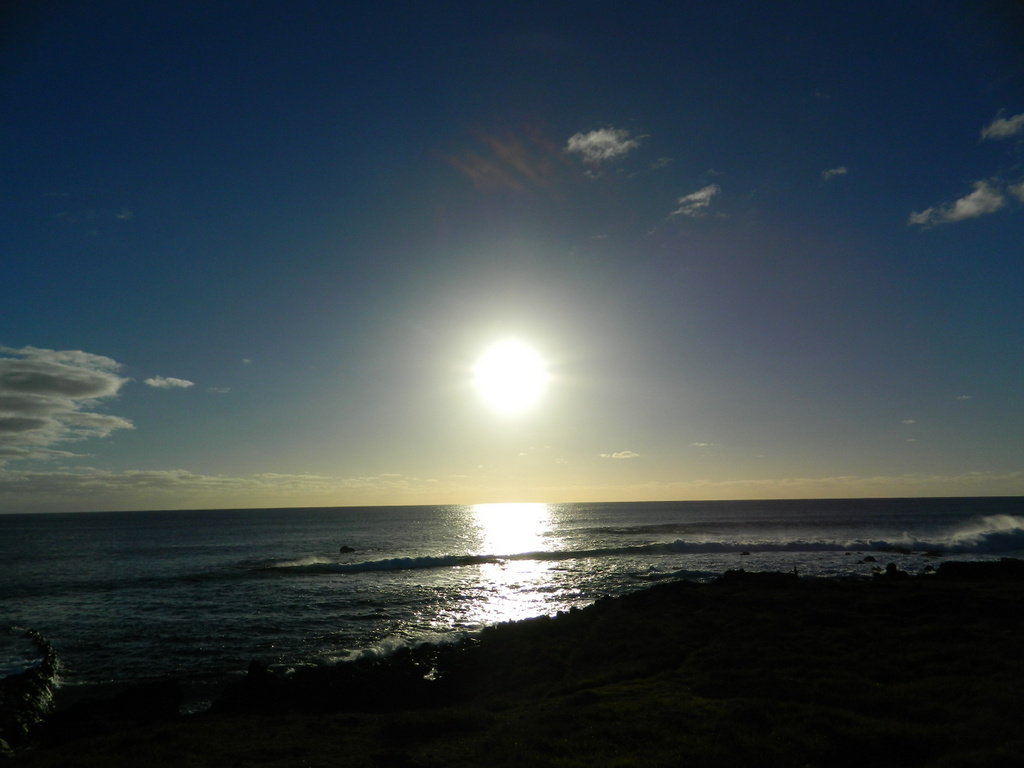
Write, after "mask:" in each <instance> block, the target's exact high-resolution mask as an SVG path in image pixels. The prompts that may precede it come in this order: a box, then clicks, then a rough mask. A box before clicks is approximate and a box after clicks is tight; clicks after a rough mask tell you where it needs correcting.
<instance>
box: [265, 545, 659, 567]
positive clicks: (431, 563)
mask: <svg viewBox="0 0 1024 768" xmlns="http://www.w3.org/2000/svg"><path fill="white" fill-rule="evenodd" d="M668 546H669V545H667V544H662V543H656V544H646V545H639V546H631V547H610V548H602V549H584V550H552V551H540V552H520V553H517V554H512V555H440V556H424V557H392V558H387V559H384V560H367V561H363V562H358V563H338V562H333V561H329V560H326V559H324V558H322V557H317V556H311V557H308V558H300V559H298V560H291V561H283V562H279V563H275V564H274V565H273V566H271V568H273V569H281V570H283V571H287V572H290V573H367V572H371V571H408V570H417V569H425V568H460V567H465V566H472V565H495V564H501V563H504V562H508V561H511V560H578V559H583V558H596V557H608V556H614V555H635V554H643V553H653V552H661V553H664V552H666V551H668Z"/></svg>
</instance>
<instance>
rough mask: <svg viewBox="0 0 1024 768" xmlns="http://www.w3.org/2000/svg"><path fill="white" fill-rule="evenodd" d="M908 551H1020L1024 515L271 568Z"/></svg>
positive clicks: (309, 561)
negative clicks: (922, 529)
mask: <svg viewBox="0 0 1024 768" xmlns="http://www.w3.org/2000/svg"><path fill="white" fill-rule="evenodd" d="M893 550H899V551H903V550H909V551H918V552H941V553H945V554H953V555H970V554H977V555H999V554H1007V553H1011V552H1024V517H1017V516H1014V515H995V516H990V517H985V518H980V519H978V520H976V521H974V522H972V523H970V524H968V525H965V526H962V527H960V528H958V529H956V530H954V531H951V532H950V533H949V534H947V535H945V536H938V537H936V538H934V539H919V538H915V537H913V536H911V535H909V534H903V535H902V536H898V537H894V538H889V539H851V540H844V541H836V540H804V539H789V540H785V539H781V540H775V539H767V540H743V539H740V540H734V541H725V540H707V539H701V540H684V539H676V540H675V541H672V542H654V543H651V544H639V545H632V546H623V547H603V548H595V549H581V550H551V551H538V552H521V553H517V554H510V555H491V554H487V555H428V556H423V557H393V558H386V559H383V560H366V561H361V562H336V561H334V560H331V559H328V558H326V557H323V556H318V555H311V556H309V557H303V558H298V559H294V560H286V561H281V562H277V563H274V564H273V565H272V566H270V568H272V569H274V570H279V571H283V572H287V573H324V574H338V573H350V574H354V573H369V572H373V571H408V570H417V569H439V568H462V567H467V566H477V565H495V564H501V563H504V562H508V561H517V560H547V561H556V560H581V559H587V558H604V557H637V556H644V555H664V554H680V555H696V554H742V553H748V554H752V553H773V552H778V553H813V552H864V551H881V552H885V551H893Z"/></svg>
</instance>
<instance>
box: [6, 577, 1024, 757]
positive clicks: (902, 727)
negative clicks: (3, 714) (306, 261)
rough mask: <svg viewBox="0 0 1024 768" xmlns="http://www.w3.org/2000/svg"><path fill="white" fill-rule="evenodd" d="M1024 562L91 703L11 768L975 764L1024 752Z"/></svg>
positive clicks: (641, 602)
mask: <svg viewBox="0 0 1024 768" xmlns="http://www.w3.org/2000/svg"><path fill="white" fill-rule="evenodd" d="M1022 606H1024V561H1019V560H1004V561H1002V562H999V563H953V562H947V563H943V564H942V565H941V566H939V567H938V568H937V569H936V573H934V574H930V575H927V576H918V577H910V576H907V575H906V574H904V573H902V572H901V571H899V570H898V569H896V568H889V569H885V570H883V571H882V572H881V573H880V574H879V575H878V576H877V577H875V578H874V579H868V580H866V579H860V580H805V579H800V578H798V577H797V576H795V575H793V574H778V573H746V572H743V571H736V572H730V573H729V574H727V575H726V576H725V577H723V578H721V579H719V580H717V581H715V582H713V583H710V584H695V583H690V582H672V583H662V584H658V585H656V586H653V587H651V588H649V589H645V590H642V591H640V592H636V593H634V594H631V595H627V596H624V597H619V598H607V599H603V600H599V601H598V602H597V603H595V604H594V605H592V606H590V607H588V608H586V609H582V610H574V611H571V612H569V613H565V614H560V615H559V616H557V617H554V618H537V619H531V620H527V621H523V622H518V623H514V624H502V625H498V626H495V627H491V628H488V629H487V630H485V631H484V632H482V633H481V634H480V635H479V636H478V637H476V638H474V639H473V640H471V641H466V642H463V643H460V644H454V645H446V646H422V647H419V648H413V649H405V650H403V651H400V652H398V653H395V654H394V655H392V656H389V657H387V658H384V659H364V660H362V661H359V662H355V663H348V664H343V665H338V666H336V667H330V668H321V669H316V670H305V671H300V672H297V673H295V674H293V675H291V676H288V677H282V676H278V675H275V674H272V673H271V672H269V671H267V670H266V669H265V668H264V667H262V666H261V665H260V664H258V663H253V665H252V666H251V667H250V669H249V671H248V674H247V675H246V676H245V677H244V678H243V679H242V680H240V681H239V682H238V683H236V684H234V685H232V686H229V687H228V688H226V689H225V690H224V692H223V693H222V695H221V696H220V697H219V698H218V699H217V701H216V702H215V703H214V706H213V707H212V708H211V710H210V711H209V712H205V713H202V714H199V715H191V716H187V717H183V716H180V715H178V709H177V707H178V704H179V703H180V694H181V692H180V687H179V686H177V684H176V683H175V682H174V681H158V682H154V683H152V684H149V685H147V686H139V687H136V688H134V689H131V690H129V691H125V692H122V693H121V695H120V696H119V697H117V698H114V699H110V700H106V701H91V702H79V703H78V704H77V705H76V706H75V707H73V708H71V709H70V710H66V711H64V712H58V713H56V714H55V715H54V716H52V717H50V718H49V719H48V720H47V721H46V722H45V723H44V724H43V725H41V726H40V727H39V728H37V729H35V731H34V738H35V740H36V743H37V746H35V747H34V748H32V749H29V750H26V751H24V752H23V753H22V754H20V755H19V756H18V757H16V758H13V759H12V760H11V764H12V765H14V766H39V767H40V768H42V767H44V766H66V767H70V766H109V765H147V766H179V765H189V766H222V765H232V766H247V765H252V766H256V765H260V766H293V765H306V766H321V765H322V766H338V765H345V766H381V767H386V766H393V767H396V768H397V767H403V766H404V767H409V766H421V767H422V768H429V767H436V768H441V766H478V765H483V764H487V765H508V766H588V767H589V766H633V765H636V766H641V765H642V766H661V765H664V766H668V765H672V766H677V765H699V766H739V765H746V766H749V765H758V766H816V765H817V766H855V765H856V766H863V765H866V764H867V765H874V766H879V765H880V766H901V767H902V766H968V765H970V766H974V765H993V766H994V765H1007V766H1008V765H1017V764H1018V762H1019V760H1020V758H1021V756H1022V755H1024V730H1022V729H1021V728H1020V722H1019V719H1020V713H1021V712H1024V655H1022V653H1021V649H1022V648H1024V611H1022V610H1021V608H1022Z"/></svg>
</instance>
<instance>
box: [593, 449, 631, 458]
mask: <svg viewBox="0 0 1024 768" xmlns="http://www.w3.org/2000/svg"><path fill="white" fill-rule="evenodd" d="M639 455H640V454H639V453H634V452H633V451H617V452H616V453H599V454H598V456H600V457H601V458H602V459H635V458H636V457H637V456H639Z"/></svg>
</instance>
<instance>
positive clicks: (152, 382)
mask: <svg viewBox="0 0 1024 768" xmlns="http://www.w3.org/2000/svg"><path fill="white" fill-rule="evenodd" d="M142 383H143V384H146V385H148V386H150V387H156V388H157V389H188V388H189V387H191V386H193V384H194V382H191V381H188V380H186V379H176V378H174V377H173V376H153V377H152V378H150V379H144V380H143V382H142Z"/></svg>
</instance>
